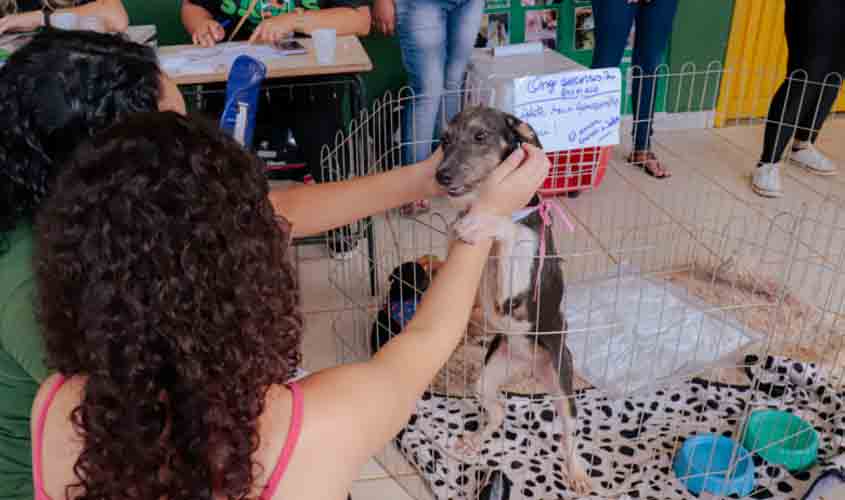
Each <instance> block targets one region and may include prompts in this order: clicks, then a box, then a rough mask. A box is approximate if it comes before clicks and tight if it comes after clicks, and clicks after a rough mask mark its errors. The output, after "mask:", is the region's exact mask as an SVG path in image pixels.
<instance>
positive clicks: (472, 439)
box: [455, 432, 483, 458]
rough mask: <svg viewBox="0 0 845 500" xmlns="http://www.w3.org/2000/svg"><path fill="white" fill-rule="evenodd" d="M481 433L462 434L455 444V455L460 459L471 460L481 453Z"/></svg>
mask: <svg viewBox="0 0 845 500" xmlns="http://www.w3.org/2000/svg"><path fill="white" fill-rule="evenodd" d="M482 444H483V443H482V442H481V433H480V432H473V433H471V434H464V435H463V437H459V438H458V440H457V441H456V442H455V453H457V454H458V455H460V456H462V457H467V458H472V457H476V456H478V454H479V453H481V445H482Z"/></svg>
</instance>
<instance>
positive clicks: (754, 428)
mask: <svg viewBox="0 0 845 500" xmlns="http://www.w3.org/2000/svg"><path fill="white" fill-rule="evenodd" d="M742 445H743V446H744V447H745V448H746V449H748V450H751V452H752V453H757V454H758V455H760V456H761V457H763V458H764V459H766V461H768V462H769V463H772V464H777V465H782V466H784V467H786V468H787V469H788V470H790V471H802V470H804V469H806V468H808V467H810V466H811V465H813V464H814V463H815V462H816V458H817V457H818V454H819V434H818V433H817V432H816V430H815V429H814V428H813V426H812V425H810V424H809V423H808V422H807V421H805V420H803V419H802V418H800V417H798V416H796V415H793V414H791V413H787V412H783V411H777V410H758V411H755V412H754V413H752V414H751V417H750V418H749V419H748V425H747V426H746V430H745V436H744V437H743V439H742Z"/></svg>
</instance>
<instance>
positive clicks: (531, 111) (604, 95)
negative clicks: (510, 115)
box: [513, 68, 622, 151]
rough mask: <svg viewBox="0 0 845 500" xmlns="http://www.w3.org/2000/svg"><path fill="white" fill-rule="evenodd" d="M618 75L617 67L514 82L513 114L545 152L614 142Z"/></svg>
mask: <svg viewBox="0 0 845 500" xmlns="http://www.w3.org/2000/svg"><path fill="white" fill-rule="evenodd" d="M621 97H622V78H621V75H620V73H619V70H618V69H617V68H612V69H598V70H587V71H567V72H564V73H555V74H549V75H538V76H528V77H524V78H517V79H516V80H515V81H514V107H513V109H514V114H515V115H516V117H517V118H519V119H520V120H522V121H524V122H526V123H528V124H529V125H531V126H532V127H533V128H534V130H535V131H536V132H537V135H538V136H539V138H540V142H541V143H542V144H543V148H544V149H545V150H546V151H567V150H571V149H580V148H585V147H591V146H610V145H613V144H619V109H620V108H619V104H620V100H621Z"/></svg>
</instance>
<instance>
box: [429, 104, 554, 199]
mask: <svg viewBox="0 0 845 500" xmlns="http://www.w3.org/2000/svg"><path fill="white" fill-rule="evenodd" d="M523 142H528V143H531V144H533V145H535V146H537V147H541V146H540V141H539V140H538V139H537V134H536V133H535V132H534V129H532V128H531V126H530V125H528V124H527V123H525V122H523V121H522V120H520V119H518V118H516V117H515V116H513V115H509V114H507V113H503V112H501V111H498V110H496V109H493V108H488V107H472V108H467V109H465V110H464V111H462V112H461V113H459V114H458V115H457V116H455V118H454V119H452V121H451V122H450V123H449V125H448V126H447V127H446V130H445V132H444V133H443V136H442V137H441V139H440V145H441V147H442V148H443V161H442V162H441V163H440V166H439V167H438V168H437V183H438V184H440V186H441V187H442V188H443V189H444V191H446V193H447V194H448V196H449V198H450V199H451V200H452V202H453V203H454V204H455V205H457V206H459V207H466V206H467V205H469V204H471V203H472V201H473V200H474V199H475V190H476V188H477V187H478V185H479V184H480V183H481V182H482V181H484V179H485V178H487V176H488V175H489V174H490V173H491V172H492V171H493V170H495V168H496V167H497V166H498V165H499V164H500V163H501V162H502V161H503V160H504V159H505V158H507V157H508V155H509V154H511V153H512V152H513V151H514V149H516V148H518V147H519V146H520V144H521V143H523Z"/></svg>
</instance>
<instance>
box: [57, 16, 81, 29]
mask: <svg viewBox="0 0 845 500" xmlns="http://www.w3.org/2000/svg"><path fill="white" fill-rule="evenodd" d="M50 26H52V27H53V28H56V29H60V30H75V29H77V28H78V27H79V17H78V16H77V15H76V14H74V13H73V12H59V13H57V14H53V15H52V16H50Z"/></svg>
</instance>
